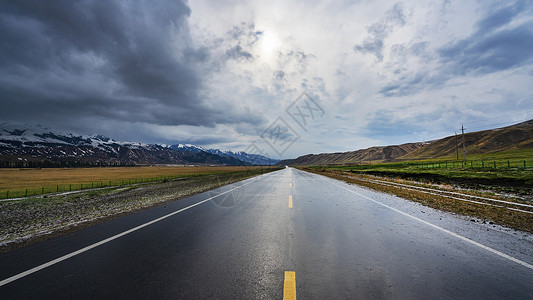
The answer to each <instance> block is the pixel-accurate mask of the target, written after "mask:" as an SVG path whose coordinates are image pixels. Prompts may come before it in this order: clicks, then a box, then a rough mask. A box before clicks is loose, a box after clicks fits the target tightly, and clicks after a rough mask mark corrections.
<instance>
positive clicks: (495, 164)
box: [494, 161, 496, 169]
mask: <svg viewBox="0 0 533 300" xmlns="http://www.w3.org/2000/svg"><path fill="white" fill-rule="evenodd" d="M494 169H496V161H494Z"/></svg>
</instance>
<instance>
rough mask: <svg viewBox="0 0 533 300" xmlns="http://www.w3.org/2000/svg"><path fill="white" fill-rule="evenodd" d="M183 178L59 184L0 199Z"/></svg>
mask: <svg viewBox="0 0 533 300" xmlns="http://www.w3.org/2000/svg"><path fill="white" fill-rule="evenodd" d="M191 176H195V175H188V176H187V177H191ZM196 176H198V175H196ZM183 177H184V176H183V175H177V176H158V177H151V178H132V179H118V180H105V181H95V182H85V183H73V184H59V185H51V186H43V187H39V188H27V189H23V190H12V191H9V190H8V191H2V192H1V193H0V199H2V200H6V199H14V198H25V197H32V196H41V195H46V194H53V193H65V192H73V191H81V190H86V189H95V188H105V187H116V186H123V185H130V184H138V183H150V182H157V181H164V180H172V179H177V178H183Z"/></svg>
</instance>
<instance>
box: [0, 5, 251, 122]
mask: <svg viewBox="0 0 533 300" xmlns="http://www.w3.org/2000/svg"><path fill="white" fill-rule="evenodd" d="M190 14H191V10H190V9H189V7H188V5H187V3H186V2H185V1H170V0H169V1H156V2H153V1H136V2H130V1H118V0H117V1H92V0H86V1H73V0H57V1H52V2H50V1H24V0H20V1H11V2H6V1H3V2H1V3H0V37H1V39H2V42H1V43H0V95H1V96H0V97H1V98H0V102H1V106H2V109H0V118H1V119H3V120H12V121H19V122H26V121H36V122H42V123H47V124H58V123H62V124H63V125H64V124H65V123H68V122H87V123H89V124H87V126H93V125H94V124H90V123H91V120H98V122H105V121H106V120H110V122H111V121H114V122H116V121H124V122H141V123H142V122H144V123H151V124H158V125H203V126H214V125H215V124H218V123H238V122H249V123H254V124H255V123H257V120H258V118H255V117H254V116H252V115H250V114H249V113H246V114H239V113H235V112H233V113H232V112H231V110H229V109H226V112H225V113H220V110H219V106H220V105H222V104H220V105H219V104H218V103H217V102H216V101H215V100H212V99H209V98H207V97H205V96H204V95H203V94H202V89H203V84H204V83H203V81H202V80H203V77H204V75H205V74H201V73H200V71H199V70H200V69H201V68H199V67H197V64H200V63H202V62H205V61H207V60H208V58H209V55H210V53H209V50H208V49H205V48H200V49H196V48H194V46H193V43H192V42H191V38H190V36H189V28H188V18H189V16H190ZM236 34H237V33H236ZM243 53H244V52H242V53H241V54H243ZM205 69H206V68H203V69H202V70H205ZM94 126H96V125H94ZM77 127H78V128H79V127H82V126H80V124H77Z"/></svg>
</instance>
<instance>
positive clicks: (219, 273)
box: [0, 168, 533, 299]
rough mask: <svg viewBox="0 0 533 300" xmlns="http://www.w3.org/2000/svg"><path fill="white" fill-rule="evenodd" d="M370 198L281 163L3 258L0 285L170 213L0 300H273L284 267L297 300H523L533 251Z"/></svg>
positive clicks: (3, 291)
mask: <svg viewBox="0 0 533 300" xmlns="http://www.w3.org/2000/svg"><path fill="white" fill-rule="evenodd" d="M230 190H231V191H230ZM224 191H230V192H227V193H225V194H223V195H221V196H219V197H215V196H216V195H218V194H219V193H221V192H224ZM211 197H214V198H212V199H210V200H208V201H205V202H201V201H204V200H205V199H209V198H211ZM365 197H367V198H365ZM379 197H383V194H379ZM379 197H378V193H375V192H372V191H369V190H366V189H362V188H359V187H357V186H353V185H348V184H345V183H342V182H339V181H335V180H332V179H328V178H325V177H322V176H318V175H315V174H310V173H305V172H302V171H299V170H295V169H292V168H286V169H284V170H281V171H278V172H274V173H270V174H265V175H262V176H259V177H256V178H253V179H249V180H246V181H243V182H240V183H236V184H232V185H229V186H225V187H223V188H220V189H217V190H213V191H211V192H207V193H203V194H199V195H196V196H193V197H190V198H186V199H182V200H179V201H175V202H173V203H169V204H166V205H164V206H159V207H155V208H152V209H148V210H146V211H143V212H140V213H137V214H133V215H129V216H125V217H122V218H119V219H116V220H113V221H110V222H106V223H103V224H99V225H96V226H93V227H90V228H87V229H84V230H81V231H78V232H75V233H73V234H71V235H68V236H63V237H60V238H55V239H51V240H48V241H45V242H42V243H38V244H35V245H32V246H29V247H26V248H22V249H20V250H17V251H14V252H10V253H5V254H0V280H4V279H6V278H10V277H11V276H16V275H17V274H20V273H22V272H24V271H26V270H29V269H31V268H34V267H36V266H41V265H43V264H45V263H48V262H50V261H52V260H54V259H56V258H58V257H62V256H64V255H67V254H70V253H72V252H74V251H77V250H79V249H82V248H84V247H86V246H90V245H93V244H94V243H97V242H100V241H102V240H105V239H106V238H109V237H113V236H115V235H117V234H120V233H123V232H124V231H126V230H129V229H132V228H135V227H136V226H139V225H142V224H146V223H147V222H150V221H152V220H154V219H157V218H159V217H162V216H165V215H168V214H169V213H172V212H176V213H175V214H174V215H172V216H168V217H167V218H165V219H162V220H160V221H158V222H155V223H153V224H149V225H147V226H145V227H143V228H140V229H138V230H135V231H132V232H130V233H128V234H126V235H123V236H121V237H118V238H115V239H113V240H111V241H109V242H107V243H104V244H102V245H99V246H97V247H94V248H92V249H89V250H87V251H85V252H82V253H80V254H77V255H75V256H72V257H70V258H68V259H65V260H62V261H60V262H58V263H56V264H53V265H50V266H48V267H45V268H43V269H42V270H39V271H37V272H34V273H31V274H28V275H26V276H23V275H20V276H19V277H20V278H19V279H17V280H14V281H12V282H10V283H7V284H4V285H3V286H0V299H85V298H87V299H88V298H90V299H135V298H143V299H282V298H283V290H284V272H285V271H294V272H295V278H296V294H297V298H299V299H387V298H390V299H531V298H532V295H533V269H532V268H530V266H531V264H532V262H531V261H527V259H524V257H526V258H528V257H532V256H533V255H531V253H526V255H525V256H524V257H522V258H521V260H518V262H517V261H513V260H512V258H513V257H511V258H509V257H502V255H500V254H498V253H495V252H494V251H491V250H490V249H492V248H490V249H489V250H487V249H485V248H483V247H480V246H479V245H475V244H473V243H471V242H468V241H466V240H464V239H461V238H460V237H457V236H454V235H453V234H450V233H449V232H446V231H443V230H439V229H438V228H436V227H434V226H431V225H429V224H426V223H424V222H420V221H419V220H416V219H414V218H411V217H409V216H407V215H405V214H402V213H400V212H398V211H396V210H394V209H391V208H390V207H386V206H383V205H380V204H379V203H376V202H374V201H372V200H370V199H374V198H379ZM199 202H201V203H200V204H198V205H196V206H194V207H191V208H188V209H186V210H183V211H180V210H181V209H184V208H187V207H189V206H190V205H194V204H196V203H199ZM290 202H292V207H290V204H291V203H290ZM177 211H180V212H177ZM530 251H533V249H530ZM524 261H525V265H524V264H520V262H524Z"/></svg>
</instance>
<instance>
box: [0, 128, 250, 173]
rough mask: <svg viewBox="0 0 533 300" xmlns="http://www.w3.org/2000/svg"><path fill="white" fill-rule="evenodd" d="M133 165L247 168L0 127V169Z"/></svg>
mask: <svg viewBox="0 0 533 300" xmlns="http://www.w3.org/2000/svg"><path fill="white" fill-rule="evenodd" d="M133 164H217V165H246V164H247V163H245V162H243V161H240V160H238V159H235V158H231V157H223V156H218V155H215V154H212V153H208V152H205V151H194V152H193V151H187V150H184V151H176V150H173V149H172V148H169V147H163V146H161V145H155V144H144V143H135V142H119V141H115V140H113V139H111V138H108V137H105V136H102V135H94V136H84V135H79V134H75V133H71V132H65V131H61V130H56V129H51V128H49V127H46V126H43V125H38V124H23V125H19V124H11V123H0V166H85V165H133Z"/></svg>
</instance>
